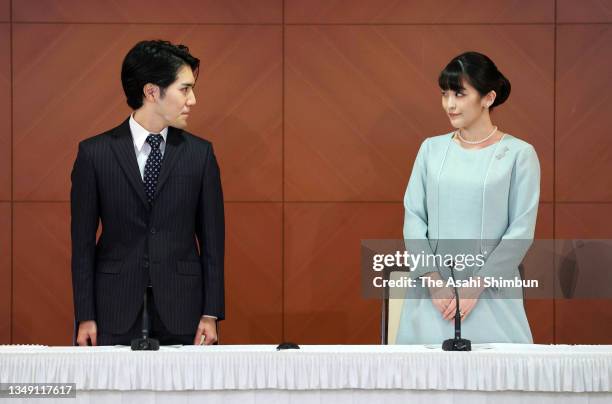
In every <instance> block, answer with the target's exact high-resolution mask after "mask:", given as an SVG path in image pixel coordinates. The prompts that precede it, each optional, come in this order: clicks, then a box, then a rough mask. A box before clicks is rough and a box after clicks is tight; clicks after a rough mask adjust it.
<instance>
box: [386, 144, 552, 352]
mask: <svg viewBox="0 0 612 404" xmlns="http://www.w3.org/2000/svg"><path fill="white" fill-rule="evenodd" d="M539 195H540V165H539V162H538V157H537V154H536V152H535V150H534V148H533V146H531V145H530V144H529V143H526V142H524V141H522V140H520V139H518V138H515V137H514V136H511V135H509V134H506V135H505V136H504V137H503V138H502V139H501V140H500V141H499V142H497V143H495V144H493V145H490V146H488V147H485V148H483V149H472V150H468V149H464V148H463V147H461V146H460V145H459V144H458V143H457V142H455V141H454V140H452V133H449V134H445V135H441V136H435V137H432V138H428V139H426V140H425V141H424V142H423V144H422V145H421V148H420V149H419V152H418V155H417V158H416V161H415V163H414V166H413V169H412V174H411V176H410V180H409V182H408V188H407V190H406V194H405V197H404V207H405V219H404V239H406V240H407V241H406V244H407V246H408V245H409V244H410V243H411V241H410V240H423V241H422V242H421V243H420V245H419V247H423V246H425V248H424V249H423V250H424V252H425V253H429V254H434V253H435V254H445V253H457V251H454V250H453V248H455V246H454V245H453V242H451V240H453V239H465V240H466V243H467V245H470V246H471V250H470V251H465V244H462V247H461V248H462V252H470V253H472V254H478V253H479V252H480V253H483V254H484V256H485V257H486V261H485V264H484V265H483V266H481V267H476V266H472V267H469V268H467V269H466V270H463V271H455V276H456V277H457V278H464V279H465V278H469V277H472V276H476V275H477V276H481V277H503V278H506V279H507V278H512V277H514V276H519V272H518V266H519V264H520V263H521V261H522V259H523V257H524V255H525V254H526V252H527V250H528V248H529V246H530V245H531V243H532V241H533V237H534V231H535V223H536V216H537V211H538V202H539ZM408 249H409V250H410V248H408ZM436 270H437V271H438V272H439V273H440V275H441V276H442V277H443V278H444V279H447V278H448V277H449V276H450V271H449V270H448V269H447V268H444V267H442V268H440V267H438V266H435V264H432V265H430V266H426V265H423V266H420V267H419V268H417V269H416V270H415V271H414V272H412V273H411V276H412V277H413V278H418V277H420V276H422V275H424V274H425V273H427V272H431V271H436ZM515 291H516V289H515ZM519 291H520V289H519ZM407 293H410V296H407V297H408V298H407V299H405V300H404V304H403V308H402V313H401V318H400V324H399V329H398V335H397V339H396V343H397V344H439V343H442V341H443V340H445V339H448V338H452V337H453V335H454V322H453V321H447V320H444V319H442V316H441V314H440V312H439V311H438V310H437V309H436V308H435V307H434V305H433V303H432V302H431V299H430V297H429V291H428V289H427V288H410V290H409V291H408V292H407ZM504 293H505V291H504V289H501V288H487V289H485V290H484V291H483V293H482V295H481V298H480V299H479V300H478V303H477V304H476V306H475V307H474V309H473V310H472V312H471V313H470V315H469V316H468V317H467V318H466V319H465V321H463V322H462V337H463V338H467V339H469V340H471V341H472V343H493V342H508V343H532V342H533V338H532V335H531V331H530V328H529V323H528V322H527V316H526V314H525V309H524V306H523V299H522V297H521V296H520V295H519V296H518V297H517V294H516V293H515V294H513V295H511V297H512V298H508V295H505V294H504Z"/></svg>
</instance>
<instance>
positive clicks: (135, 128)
mask: <svg viewBox="0 0 612 404" xmlns="http://www.w3.org/2000/svg"><path fill="white" fill-rule="evenodd" d="M130 131H131V132H132V139H133V140H134V147H136V150H137V151H138V153H140V152H141V151H142V146H143V145H144V143H145V141H146V140H147V136H149V135H150V134H151V132H149V131H148V130H146V129H145V128H143V127H142V126H141V125H140V124H139V123H138V122H136V119H134V114H132V115H130ZM159 134H160V135H162V137H163V138H164V142H166V138H167V137H168V127H167V126H166V127H165V128H164V129H162V130H161V132H160V133H159Z"/></svg>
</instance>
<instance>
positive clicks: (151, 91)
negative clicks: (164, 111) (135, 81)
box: [142, 83, 159, 102]
mask: <svg viewBox="0 0 612 404" xmlns="http://www.w3.org/2000/svg"><path fill="white" fill-rule="evenodd" d="M142 93H143V95H144V97H145V99H146V100H147V101H150V102H155V100H156V99H157V98H159V87H158V86H156V85H155V84H151V83H147V84H145V86H144V87H143V90H142Z"/></svg>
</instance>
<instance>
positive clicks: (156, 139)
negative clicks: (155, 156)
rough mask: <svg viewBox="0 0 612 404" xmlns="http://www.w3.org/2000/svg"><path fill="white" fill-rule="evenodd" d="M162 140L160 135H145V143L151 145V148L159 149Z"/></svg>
mask: <svg viewBox="0 0 612 404" xmlns="http://www.w3.org/2000/svg"><path fill="white" fill-rule="evenodd" d="M163 140H164V138H163V136H162V135H157V134H150V135H149V136H147V143H148V144H150V145H151V149H153V150H157V149H159V145H160V144H161V142H162V141H163Z"/></svg>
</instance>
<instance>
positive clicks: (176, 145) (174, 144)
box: [155, 126, 185, 198]
mask: <svg viewBox="0 0 612 404" xmlns="http://www.w3.org/2000/svg"><path fill="white" fill-rule="evenodd" d="M184 143H185V140H184V139H183V131H182V130H181V129H177V128H173V127H172V126H170V127H169V128H168V138H167V140H166V149H165V150H164V159H163V162H162V167H161V171H160V173H159V179H158V180H157V187H156V190H155V196H156V198H157V195H159V193H160V192H161V190H162V188H163V186H164V184H165V183H166V181H167V180H168V176H169V175H170V173H171V172H172V169H173V168H174V166H175V165H176V162H177V161H178V157H179V156H180V155H181V153H182V151H183V144H184Z"/></svg>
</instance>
